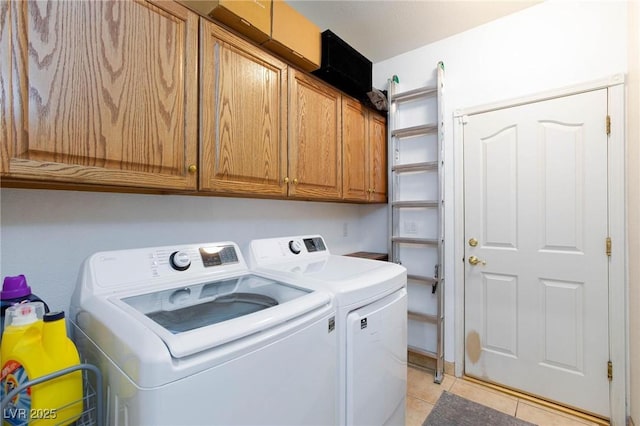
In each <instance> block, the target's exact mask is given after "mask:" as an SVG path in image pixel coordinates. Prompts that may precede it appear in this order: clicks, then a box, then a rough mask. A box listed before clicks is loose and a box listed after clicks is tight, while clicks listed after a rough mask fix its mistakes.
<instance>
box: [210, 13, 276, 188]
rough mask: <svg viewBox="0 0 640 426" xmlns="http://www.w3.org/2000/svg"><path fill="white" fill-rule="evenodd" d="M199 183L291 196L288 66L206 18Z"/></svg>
mask: <svg viewBox="0 0 640 426" xmlns="http://www.w3.org/2000/svg"><path fill="white" fill-rule="evenodd" d="M200 40H201V45H200V47H201V51H200V61H201V62H200V69H201V70H202V75H201V78H202V83H201V84H202V85H201V92H200V97H201V108H202V122H201V129H200V131H201V143H202V149H201V153H200V160H201V161H200V164H201V167H200V188H201V189H202V190H207V191H216V192H223V193H238V194H254V195H257V196H260V195H265V196H286V194H287V184H286V183H285V182H284V178H285V176H286V171H287V134H286V132H287V129H286V118H287V113H286V108H287V65H286V64H285V63H284V62H281V61H279V60H277V59H276V58H274V57H272V56H271V55H269V54H267V53H266V52H264V51H263V50H261V49H260V48H258V47H256V46H254V45H252V44H250V43H248V42H246V41H244V40H243V39H241V38H239V37H236V36H235V35H232V34H230V33H229V32H227V31H225V30H223V29H221V28H220V27H218V26H217V25H215V24H213V23H211V22H208V21H206V20H204V19H203V20H202V21H201V35H200Z"/></svg>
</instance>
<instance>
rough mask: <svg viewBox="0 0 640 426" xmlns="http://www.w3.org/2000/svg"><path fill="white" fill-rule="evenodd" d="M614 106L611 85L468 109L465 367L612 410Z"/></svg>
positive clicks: (578, 404)
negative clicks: (610, 124)
mask: <svg viewBox="0 0 640 426" xmlns="http://www.w3.org/2000/svg"><path fill="white" fill-rule="evenodd" d="M606 115H607V89H601V90H595V91H591V92H586V93H582V94H577V95H572V96H565V97H561V98H556V99H552V100H547V101H541V102H535V103H530V104H525V105H521V106H516V107H511V108H505V109H499V110H496V111H491V112H486V113H482V114H477V115H471V116H469V117H468V122H467V123H466V124H465V127H464V184H465V189H464V196H465V372H466V374H468V375H470V376H475V377H478V378H481V379H484V380H488V381H491V382H496V383H499V384H502V385H505V386H507V387H511V388H515V389H518V390H521V391H524V392H527V393H530V394H534V395H537V396H541V397H543V398H546V399H551V400H554V401H557V402H560V403H563V404H566V405H569V406H572V407H575V408H579V409H582V410H585V411H589V412H592V413H595V414H599V415H602V416H607V417H608V416H609V383H608V378H607V362H608V360H609V349H608V348H609V336H608V329H609V325H608V257H607V254H606V250H605V248H606V239H607V233H608V222H607V135H606V125H605V122H606V121H605V120H606ZM476 241H477V243H476ZM472 256H475V258H472ZM473 260H477V263H476V264H475V265H472V264H470V261H473Z"/></svg>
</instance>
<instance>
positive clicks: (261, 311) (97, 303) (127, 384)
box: [71, 242, 338, 426]
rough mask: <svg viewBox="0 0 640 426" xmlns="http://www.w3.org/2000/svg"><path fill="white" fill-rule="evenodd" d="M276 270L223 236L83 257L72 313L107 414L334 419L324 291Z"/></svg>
mask: <svg viewBox="0 0 640 426" xmlns="http://www.w3.org/2000/svg"><path fill="white" fill-rule="evenodd" d="M283 281H284V280H275V279H273V278H268V277H263V276H260V275H258V274H255V273H254V274H251V273H250V272H249V271H248V268H247V265H246V263H245V261H244V259H243V257H242V254H241V253H240V251H239V249H238V247H237V245H236V244H234V243H232V242H222V243H207V244H194V245H181V246H175V247H157V248H146V249H135V250H122V251H112V252H101V253H96V254H94V255H93V256H91V257H89V258H88V259H87V260H86V261H85V262H84V264H83V266H82V268H81V270H80V274H79V278H78V283H77V286H76V290H75V292H74V294H73V298H72V303H71V319H72V326H73V329H74V337H75V339H76V343H77V344H78V347H79V349H80V352H81V354H82V356H83V358H84V361H87V362H92V363H95V364H97V365H98V366H99V367H100V368H101V370H102V371H103V373H104V375H105V382H106V387H107V389H106V395H107V396H106V400H107V401H106V410H105V411H106V412H107V424H118V425H154V426H156V425H172V426H173V425H278V426H279V425H295V426H298V425H332V424H336V423H337V421H338V420H337V416H338V406H337V397H336V386H337V377H335V371H336V369H337V368H338V366H337V360H336V357H337V344H338V343H337V340H338V336H337V332H336V331H335V330H334V327H335V314H336V309H335V305H334V298H333V296H332V295H331V293H329V292H326V291H322V290H320V289H316V288H311V287H308V286H305V285H304V283H302V282H300V281H296V282H295V283H291V281H290V280H289V282H288V283H285V282H283Z"/></svg>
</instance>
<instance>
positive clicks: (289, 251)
mask: <svg viewBox="0 0 640 426" xmlns="http://www.w3.org/2000/svg"><path fill="white" fill-rule="evenodd" d="M248 251H249V254H248V256H247V257H248V261H249V264H250V267H251V268H252V270H253V271H254V273H259V274H261V275H263V276H268V277H271V278H273V279H282V280H285V279H286V280H294V281H295V282H304V283H307V285H312V286H313V288H315V289H318V290H326V291H330V292H331V293H332V294H333V295H334V296H335V298H336V304H337V309H338V313H337V317H336V328H337V330H338V336H339V354H338V356H339V359H338V365H339V367H338V370H337V372H336V373H337V377H338V398H339V401H338V404H339V407H340V418H339V424H341V425H363V426H364V425H367V426H374V425H404V424H405V401H406V386H407V381H406V380H407V289H406V287H407V271H406V269H405V268H404V267H403V266H400V265H397V264H394V263H388V262H381V261H376V260H369V259H360V258H354V257H347V256H338V255H332V254H331V253H330V251H329V249H328V247H327V245H326V243H325V241H324V239H323V238H322V236H320V235H305V236H294V237H283V238H269V239H260V240H253V241H251V243H250V244H249V248H248Z"/></svg>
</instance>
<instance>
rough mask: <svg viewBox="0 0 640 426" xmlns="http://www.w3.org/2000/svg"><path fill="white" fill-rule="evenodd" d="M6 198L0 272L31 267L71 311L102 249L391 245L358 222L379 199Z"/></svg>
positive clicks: (37, 285)
mask: <svg viewBox="0 0 640 426" xmlns="http://www.w3.org/2000/svg"><path fill="white" fill-rule="evenodd" d="M0 197H1V198H0V207H1V210H0V213H1V216H0V217H1V226H0V230H1V233H0V238H1V244H0V250H1V251H0V258H1V259H2V261H1V264H0V274H1V276H2V277H5V276H12V275H17V274H25V275H26V277H27V280H28V282H29V284H30V285H31V287H32V290H33V292H34V293H35V294H37V295H38V296H40V297H42V298H43V299H44V300H45V301H46V302H47V303H48V304H49V305H50V306H51V308H52V309H64V310H68V305H69V301H70V298H71V293H72V292H73V288H74V287H75V283H76V277H77V274H78V270H79V267H80V264H81V262H82V261H83V260H84V259H85V258H86V257H87V256H89V255H90V254H92V253H95V252H97V251H101V250H117V249H125V248H134V247H148V246H160V245H172V244H180V243H196V242H215V241H226V240H231V241H234V242H236V243H238V244H239V245H240V247H241V248H244V246H245V245H246V244H247V243H248V242H249V241H250V240H251V239H253V238H265V237H277V236H285V235H299V234H321V235H323V236H324V237H325V239H326V240H327V245H328V246H329V249H330V250H331V252H332V253H336V254H345V253H348V252H353V251H359V250H370V251H385V252H386V227H384V228H382V229H373V230H371V229H362V227H361V222H360V219H361V217H367V216H369V215H374V216H375V214H376V213H375V212H376V211H377V210H381V209H382V210H383V211H384V210H385V209H386V207H385V206H382V207H381V206H380V205H371V206H366V205H355V204H341V203H318V202H304V201H286V200H258V199H242V198H222V197H195V196H177V195H176V196H171V195H139V194H111V193H91V192H75V191H53V190H50V191H47V190H25V189H3V190H1V191H0ZM345 224H346V227H347V236H346V237H345V236H344V227H345Z"/></svg>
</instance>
